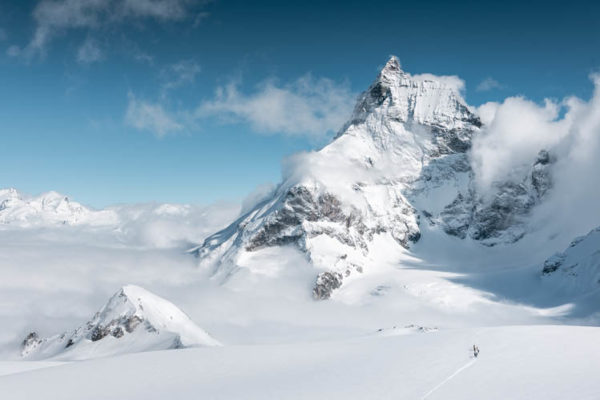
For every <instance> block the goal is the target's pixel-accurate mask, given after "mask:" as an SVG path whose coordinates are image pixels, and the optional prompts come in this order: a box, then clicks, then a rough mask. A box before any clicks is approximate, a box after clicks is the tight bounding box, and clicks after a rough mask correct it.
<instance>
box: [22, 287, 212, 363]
mask: <svg viewBox="0 0 600 400" xmlns="http://www.w3.org/2000/svg"><path fill="white" fill-rule="evenodd" d="M216 345H219V342H218V341H216V340H215V339H213V338H212V337H210V336H209V335H208V334H207V333H206V332H205V331H204V330H202V329H200V328H199V327H198V326H197V325H196V324H194V323H193V322H192V321H191V320H190V319H189V317H188V316H187V315H186V314H184V313H183V312H182V311H181V310H180V309H178V308H177V307H176V306H175V305H173V304H172V303H170V302H168V301H167V300H165V299H163V298H160V297H158V296H156V295H155V294H153V293H150V292H149V291H147V290H145V289H142V288H141V287H138V286H134V285H127V286H124V287H123V288H122V289H121V290H120V291H119V292H117V293H116V294H115V295H114V296H113V297H111V298H110V300H109V301H108V302H107V303H106V304H105V305H104V306H103V307H102V308H101V309H100V311H98V312H97V313H96V315H95V316H94V317H93V318H92V319H91V320H89V321H88V322H87V323H85V324H84V325H82V326H80V327H78V328H77V329H75V330H73V331H72V332H65V333H63V334H60V335H56V336H52V337H49V338H39V336H38V335H37V334H36V333H35V332H32V333H30V334H29V335H28V336H27V337H26V338H25V340H24V341H23V348H22V351H21V355H22V356H23V357H24V358H27V359H45V358H54V359H62V360H65V359H66V360H68V359H71V360H73V359H74V360H77V359H89V358H95V357H106V356H109V355H115V354H122V353H130V352H138V351H150V350H164V349H175V348H185V347H192V346H216Z"/></svg>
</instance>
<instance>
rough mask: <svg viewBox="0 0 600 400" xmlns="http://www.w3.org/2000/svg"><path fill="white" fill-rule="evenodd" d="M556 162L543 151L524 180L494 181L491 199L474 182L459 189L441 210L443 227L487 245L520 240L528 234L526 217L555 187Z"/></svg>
mask: <svg viewBox="0 0 600 400" xmlns="http://www.w3.org/2000/svg"><path fill="white" fill-rule="evenodd" d="M553 162H554V158H553V157H552V156H551V155H550V153H548V152H547V151H546V150H542V151H540V153H539V154H538V157H537V159H536V161H535V162H534V164H533V165H532V167H531V168H530V169H529V171H528V172H527V174H526V176H525V177H524V178H523V180H522V181H520V182H510V181H509V182H498V183H496V184H494V187H493V194H492V195H491V198H486V197H485V196H482V195H481V194H479V193H477V191H476V190H475V187H474V183H473V182H471V183H470V185H469V187H468V189H467V190H466V191H465V192H464V193H462V192H459V193H458V195H457V197H456V198H455V199H454V200H453V201H452V203H450V204H448V205H447V206H446V207H445V208H444V210H443V211H442V212H441V213H440V220H441V224H442V226H443V228H444V230H445V231H446V233H448V234H450V235H454V236H458V237H460V238H461V239H464V238H466V237H467V236H468V237H471V238H472V239H474V240H478V241H480V242H481V243H482V244H484V245H488V246H494V245H496V244H499V243H512V242H516V241H517V240H519V239H521V238H522V237H523V236H524V235H525V233H526V227H525V222H526V217H527V216H528V214H529V213H530V211H531V210H532V208H533V207H534V206H535V205H536V204H538V203H539V202H540V201H541V200H542V198H543V197H544V195H545V194H546V193H547V191H548V190H549V189H550V188H551V187H552V176H551V173H550V167H551V165H552V163H553ZM471 179H472V178H471Z"/></svg>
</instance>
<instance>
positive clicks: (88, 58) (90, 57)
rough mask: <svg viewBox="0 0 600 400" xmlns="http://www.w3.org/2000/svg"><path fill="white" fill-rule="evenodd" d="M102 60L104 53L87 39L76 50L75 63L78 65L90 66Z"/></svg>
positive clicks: (95, 43)
mask: <svg viewBox="0 0 600 400" xmlns="http://www.w3.org/2000/svg"><path fill="white" fill-rule="evenodd" d="M102 59H104V52H103V51H102V49H101V48H100V45H99V44H98V42H97V41H96V40H94V39H91V38H87V39H86V40H85V41H84V42H83V44H82V45H81V46H80V47H79V49H78V50H77V62H78V63H80V64H92V63H95V62H98V61H101V60H102Z"/></svg>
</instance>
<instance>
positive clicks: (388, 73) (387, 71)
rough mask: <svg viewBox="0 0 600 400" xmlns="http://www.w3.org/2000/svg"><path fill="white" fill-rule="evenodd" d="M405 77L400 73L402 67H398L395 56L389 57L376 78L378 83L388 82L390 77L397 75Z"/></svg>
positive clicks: (402, 72)
mask: <svg viewBox="0 0 600 400" xmlns="http://www.w3.org/2000/svg"><path fill="white" fill-rule="evenodd" d="M399 74H401V75H405V72H404V71H402V66H401V65H400V60H399V59H398V57H396V56H390V59H389V60H388V62H387V63H385V66H384V67H383V68H382V69H381V72H380V73H379V77H378V78H377V79H378V80H380V81H384V80H390V78H391V77H394V76H397V75H399Z"/></svg>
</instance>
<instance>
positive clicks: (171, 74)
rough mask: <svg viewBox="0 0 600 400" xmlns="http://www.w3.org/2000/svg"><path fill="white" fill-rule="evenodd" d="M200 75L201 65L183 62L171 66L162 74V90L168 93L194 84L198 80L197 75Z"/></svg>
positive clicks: (187, 61) (188, 61)
mask: <svg viewBox="0 0 600 400" xmlns="http://www.w3.org/2000/svg"><path fill="white" fill-rule="evenodd" d="M199 73H200V65H198V64H197V63H196V62H194V61H190V60H182V61H179V62H178V63H175V64H171V65H169V66H168V67H166V68H164V69H163V70H162V72H161V77H162V79H163V82H164V83H163V85H162V89H163V91H167V90H170V89H175V88H178V87H181V86H183V85H186V84H190V83H193V82H194V81H195V80H196V75H198V74H199Z"/></svg>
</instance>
